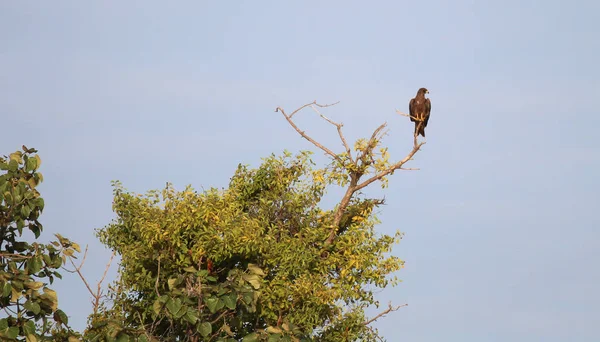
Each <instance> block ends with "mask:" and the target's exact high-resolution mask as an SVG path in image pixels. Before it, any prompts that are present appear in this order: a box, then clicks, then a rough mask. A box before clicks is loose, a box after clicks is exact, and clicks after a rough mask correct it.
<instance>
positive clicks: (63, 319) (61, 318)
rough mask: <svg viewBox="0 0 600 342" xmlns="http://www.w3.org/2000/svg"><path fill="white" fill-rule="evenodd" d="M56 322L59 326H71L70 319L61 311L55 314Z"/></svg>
mask: <svg viewBox="0 0 600 342" xmlns="http://www.w3.org/2000/svg"><path fill="white" fill-rule="evenodd" d="M54 320H55V321H56V322H57V323H59V324H64V325H68V324H69V317H67V315H66V314H65V313H64V312H63V311H62V310H60V309H59V310H56V311H55V312H54Z"/></svg>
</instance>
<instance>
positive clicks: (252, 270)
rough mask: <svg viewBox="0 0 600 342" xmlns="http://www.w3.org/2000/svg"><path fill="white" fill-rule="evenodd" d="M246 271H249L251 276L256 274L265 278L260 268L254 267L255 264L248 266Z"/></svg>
mask: <svg viewBox="0 0 600 342" xmlns="http://www.w3.org/2000/svg"><path fill="white" fill-rule="evenodd" d="M248 271H250V273H252V274H257V275H259V276H263V277H264V276H265V275H266V274H265V272H264V271H263V270H261V269H260V267H258V266H256V265H255V264H248Z"/></svg>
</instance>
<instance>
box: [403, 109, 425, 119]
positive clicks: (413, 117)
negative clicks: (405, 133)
mask: <svg viewBox="0 0 600 342" xmlns="http://www.w3.org/2000/svg"><path fill="white" fill-rule="evenodd" d="M396 114H400V115H402V116H406V117H408V118H411V119H413V120H415V121H424V120H422V119H419V118H417V117H416V116H412V115H410V114H405V113H402V112H401V111H399V110H397V109H396Z"/></svg>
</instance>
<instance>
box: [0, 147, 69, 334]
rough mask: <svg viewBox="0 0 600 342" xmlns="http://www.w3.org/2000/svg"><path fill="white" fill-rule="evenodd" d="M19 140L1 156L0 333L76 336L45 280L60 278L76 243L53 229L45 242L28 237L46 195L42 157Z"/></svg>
mask: <svg viewBox="0 0 600 342" xmlns="http://www.w3.org/2000/svg"><path fill="white" fill-rule="evenodd" d="M36 152H37V151H36V150H35V149H33V148H27V147H25V146H23V151H16V152H14V153H12V154H10V156H4V157H3V158H1V157H0V170H1V171H2V172H1V173H0V308H1V309H2V310H3V312H4V314H5V315H4V318H2V319H0V339H1V340H3V341H24V340H27V341H37V340H48V341H57V340H67V339H68V340H69V341H71V340H78V339H77V336H78V334H76V333H74V332H73V331H72V330H71V329H70V328H69V327H68V317H67V315H66V314H65V313H64V312H63V311H62V310H60V309H58V297H57V294H56V292H55V291H54V290H52V289H51V288H50V287H49V286H48V285H49V284H52V283H53V281H54V279H55V278H61V274H60V273H59V272H58V271H56V270H57V269H59V268H60V267H61V265H62V264H63V263H64V261H65V258H66V257H67V256H72V255H73V253H74V252H75V251H77V252H79V251H80V249H79V246H78V245H77V244H76V243H74V242H71V241H70V240H68V239H66V238H64V237H62V236H60V235H56V237H57V238H58V241H54V242H52V243H51V244H48V245H45V244H41V243H38V242H32V243H29V242H27V241H26V240H25V239H24V237H23V233H24V231H25V232H27V231H30V232H32V233H33V234H34V237H35V239H37V238H38V237H39V236H40V234H41V232H42V224H41V223H40V221H39V218H40V214H41V213H42V211H43V210H44V200H43V198H42V197H41V195H40V193H39V192H38V191H37V189H36V187H37V186H38V185H39V184H40V183H41V182H42V180H43V177H42V174H41V173H40V172H39V171H38V169H39V167H40V165H41V159H40V157H39V156H38V155H37V154H36Z"/></svg>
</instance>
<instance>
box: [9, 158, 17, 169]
mask: <svg viewBox="0 0 600 342" xmlns="http://www.w3.org/2000/svg"><path fill="white" fill-rule="evenodd" d="M18 169H19V163H18V162H17V161H16V160H14V159H11V160H10V162H8V171H10V172H15V171H17V170H18Z"/></svg>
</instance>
